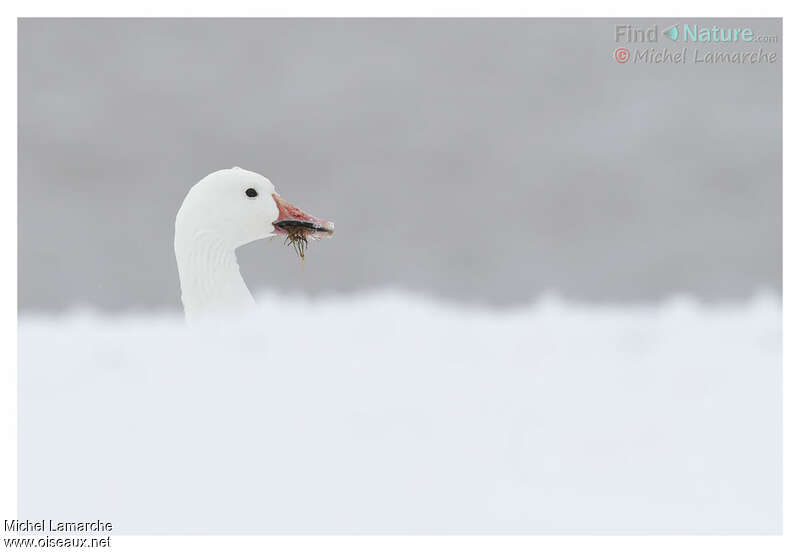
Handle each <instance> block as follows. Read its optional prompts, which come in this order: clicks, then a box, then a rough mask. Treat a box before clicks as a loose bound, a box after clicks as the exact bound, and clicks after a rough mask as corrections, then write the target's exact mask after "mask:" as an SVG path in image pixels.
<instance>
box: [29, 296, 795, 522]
mask: <svg viewBox="0 0 800 553" xmlns="http://www.w3.org/2000/svg"><path fill="white" fill-rule="evenodd" d="M259 305H260V308H261V311H260V312H259V313H257V314H254V315H251V316H249V318H247V319H245V320H241V321H225V322H224V324H220V325H219V326H218V327H201V328H197V329H187V328H186V327H185V325H184V324H183V321H182V318H181V317H180V316H178V315H177V314H172V313H162V314H152V313H150V314H147V313H139V314H126V315H124V316H120V315H111V314H102V313H95V312H91V311H76V312H72V313H69V314H65V315H43V314H40V315H36V314H27V315H23V316H22V317H21V320H20V326H19V345H20V350H19V351H20V371H19V381H20V431H19V444H20V463H19V466H20V487H19V492H20V513H19V516H20V517H21V518H31V519H35V518H53V519H63V520H84V519H87V520H93V519H96V518H100V519H103V520H110V521H112V522H113V523H114V525H115V530H116V533H121V534H129V533H140V534H141V533H180V534H191V533H206V534H212V533H213V534H226V533H254V534H259V533H472V534H475V533H488V534H493V533H596V534H597V533H656V532H657V533H776V532H779V531H780V513H781V507H780V504H781V496H780V486H781V481H780V479H781V472H780V447H781V446H780V443H781V442H780V425H781V418H780V413H781V406H780V377H781V308H780V300H779V299H777V298H775V297H774V296H770V295H759V296H756V297H754V298H753V299H752V300H750V301H745V302H738V303H729V304H715V305H706V304H701V303H698V302H695V301H693V300H691V299H688V298H683V299H680V298H679V299H673V300H670V301H667V302H663V303H661V304H658V305H639V306H627V307H623V306H597V305H594V306H593V305H582V304H577V303H573V302H568V301H564V300H561V299H558V298H556V297H550V298H545V299H543V300H541V301H538V302H535V303H532V304H531V305H529V306H524V307H519V308H516V309H506V310H498V309H489V308H481V307H476V306H473V307H464V306H459V305H454V304H443V303H441V302H440V301H438V300H434V299H430V298H424V297H420V296H415V295H410V294H407V293H402V292H392V291H380V292H374V293H362V294H360V295H355V296H341V297H324V298H317V299H309V298H303V297H299V296H291V297H287V296H279V295H276V294H268V295H264V296H262V297H260V298H259Z"/></svg>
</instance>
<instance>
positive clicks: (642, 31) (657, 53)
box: [612, 23, 778, 64]
mask: <svg viewBox="0 0 800 553" xmlns="http://www.w3.org/2000/svg"><path fill="white" fill-rule="evenodd" d="M661 36H664V37H666V38H667V39H668V40H667V42H666V44H665V45H664V46H662V47H658V46H656V45H655V44H653V43H657V42H659V39H660V37H661ZM614 39H615V41H616V42H617V43H620V42H622V43H628V46H619V47H617V48H616V49H615V50H613V52H612V57H613V58H614V60H616V61H617V62H619V63H622V64H625V63H629V62H631V63H634V64H638V63H646V64H650V63H653V64H670V63H676V64H685V63H731V64H753V63H776V62H777V60H778V52H777V50H775V49H773V48H769V45H770V44H776V43H777V42H778V37H777V35H761V34H758V33H756V32H755V31H754V30H753V29H752V27H749V26H746V27H745V26H742V27H727V26H720V25H699V24H696V23H693V24H689V23H675V24H673V25H670V26H669V27H667V28H662V29H659V27H658V25H656V24H653V25H649V26H637V25H634V24H625V25H615V26H614ZM670 41H671V42H673V43H677V44H675V46H673V47H670V46H669V44H670ZM756 44H758V47H756Z"/></svg>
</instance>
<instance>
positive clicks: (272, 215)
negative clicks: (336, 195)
mask: <svg viewBox="0 0 800 553" xmlns="http://www.w3.org/2000/svg"><path fill="white" fill-rule="evenodd" d="M292 227H302V228H304V229H306V230H307V231H308V232H309V234H308V236H309V238H321V237H327V236H330V235H331V234H333V223H331V222H328V221H324V220H322V219H318V218H317V217H314V216H312V215H309V214H307V213H305V212H303V211H302V210H300V209H298V208H296V207H294V206H293V205H292V204H290V203H289V202H287V201H285V200H284V199H282V198H281V197H280V196H279V195H278V194H277V192H275V187H274V186H273V185H272V183H271V182H270V181H269V179H267V178H266V177H264V176H262V175H259V174H258V173H254V172H252V171H247V170H245V169H240V168H238V167H234V168H233V169H223V170H221V171H216V172H215V173H211V174H210V175H208V176H207V177H205V178H204V179H202V180H201V181H200V182H198V183H197V184H195V185H194V186H193V187H192V188H191V189H190V190H189V193H188V194H187V195H186V198H185V199H184V200H183V204H182V205H181V208H180V209H179V210H178V215H177V217H176V218H175V258H176V260H177V262H178V274H179V276H180V282H181V300H182V302H183V307H184V311H185V313H186V318H187V320H189V321H194V320H196V319H198V318H201V317H203V316H204V315H206V314H208V313H218V312H220V311H225V310H228V311H230V310H236V309H240V308H241V307H242V306H247V305H252V304H253V297H252V296H251V295H250V292H249V290H248V289H247V286H246V285H245V283H244V280H242V277H241V274H240V273H239V264H238V263H237V261H236V253H235V250H236V248H238V247H239V246H243V245H245V244H248V243H250V242H253V241H254V240H260V239H262V238H267V237H268V236H275V235H281V234H282V235H286V234H287V229H291V228H292Z"/></svg>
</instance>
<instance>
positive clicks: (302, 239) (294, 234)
mask: <svg viewBox="0 0 800 553" xmlns="http://www.w3.org/2000/svg"><path fill="white" fill-rule="evenodd" d="M312 232H313V231H312V230H311V229H309V228H306V227H289V228H287V229H286V233H287V234H286V241H285V242H284V244H286V245H287V246H288V245H289V244H291V245H292V247H293V248H294V251H296V252H297V255H299V256H300V259H302V260H303V261H305V260H306V248H307V247H308V235H309V234H311V233H312Z"/></svg>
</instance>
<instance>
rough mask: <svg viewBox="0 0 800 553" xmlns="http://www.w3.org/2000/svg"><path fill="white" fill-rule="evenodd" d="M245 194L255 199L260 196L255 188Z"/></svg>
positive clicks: (249, 189)
mask: <svg viewBox="0 0 800 553" xmlns="http://www.w3.org/2000/svg"><path fill="white" fill-rule="evenodd" d="M244 193H245V194H247V197H248V198H255V197H256V196H258V192H257V191H256V189H255V188H248V189H247V190H245V191H244Z"/></svg>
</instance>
